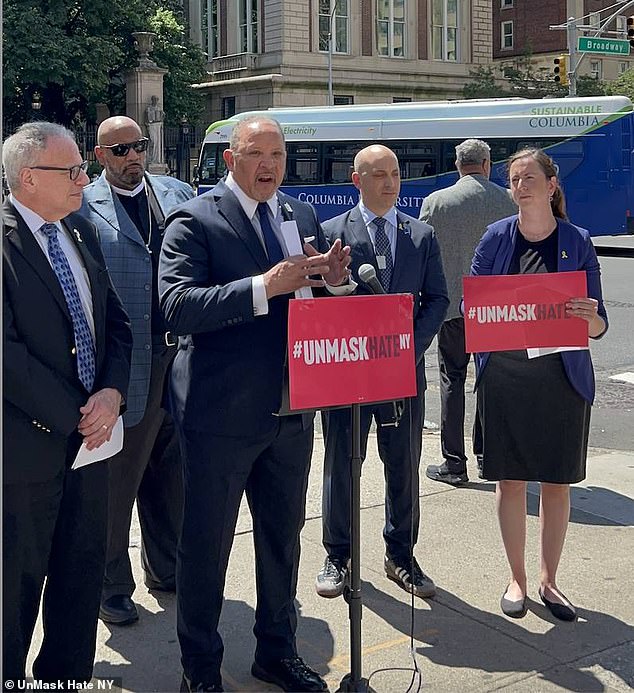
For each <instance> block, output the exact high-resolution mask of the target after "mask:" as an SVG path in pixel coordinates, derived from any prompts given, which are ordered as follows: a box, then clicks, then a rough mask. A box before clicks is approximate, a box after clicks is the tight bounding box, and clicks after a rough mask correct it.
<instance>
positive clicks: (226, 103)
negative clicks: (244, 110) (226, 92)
mask: <svg viewBox="0 0 634 693" xmlns="http://www.w3.org/2000/svg"><path fill="white" fill-rule="evenodd" d="M235 114H236V97H235V96H223V97H222V117H223V118H231V116H232V115H235Z"/></svg>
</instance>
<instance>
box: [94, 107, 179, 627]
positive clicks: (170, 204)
mask: <svg viewBox="0 0 634 693" xmlns="http://www.w3.org/2000/svg"><path fill="white" fill-rule="evenodd" d="M97 142H98V144H97V146H96V147H95V155H96V157H97V160H98V161H99V163H100V164H101V165H102V166H103V167H104V171H103V173H102V174H101V177H100V178H99V179H98V180H96V181H95V182H94V183H91V184H90V185H88V186H87V187H86V188H85V190H84V205H83V208H82V211H83V212H84V213H85V214H87V215H88V216H89V218H90V219H91V221H92V222H93V223H94V224H96V226H97V230H98V232H99V240H100V242H101V247H102V249H103V253H104V256H105V258H106V263H107V265H108V270H109V272H110V276H111V277H112V281H113V283H114V285H115V287H116V289H117V292H118V293H119V296H120V297H121V300H122V301H123V304H124V306H125V307H126V310H127V311H128V314H129V315H130V321H131V323H132V332H133V339H134V343H133V351H132V368H131V372H130V388H129V391H128V400H127V411H126V414H125V417H124V424H125V436H124V447H123V450H122V451H121V452H120V453H119V454H118V455H116V456H115V457H113V458H112V459H111V461H110V463H109V496H110V501H109V503H110V505H109V519H108V524H109V532H108V555H107V561H106V571H105V576H104V585H103V594H102V603H101V610H100V613H99V615H100V618H101V619H102V620H103V621H105V622H107V623H111V624H115V625H121V626H123V625H127V624H129V623H133V622H134V621H136V620H138V617H139V616H138V612H137V609H136V606H135V604H134V602H133V601H132V599H131V597H132V593H133V592H134V588H135V583H134V579H133V576H132V568H131V565H130V557H129V554H128V545H129V535H130V522H131V516H132V507H133V505H134V500H135V498H136V500H137V509H138V513H139V521H140V525H141V539H142V549H141V559H142V563H143V569H144V573H145V576H144V579H145V584H146V586H147V587H149V588H150V589H156V590H163V591H174V589H175V563H176V544H177V540H178V534H179V531H180V522H181V514H182V480H181V462H180V454H179V449H178V442H177V438H176V433H175V429H174V424H173V421H172V419H171V417H170V415H169V414H168V413H167V412H166V411H165V410H164V409H163V408H162V406H161V400H162V394H163V384H164V381H165V377H166V373H167V370H168V368H169V365H170V363H171V361H172V358H173V356H174V354H175V351H176V349H175V347H174V346H173V340H171V339H170V338H169V335H167V331H166V326H165V322H164V320H163V317H162V315H161V312H160V310H159V307H158V293H157V288H156V285H157V273H158V258H159V254H160V251H161V243H162V240H163V225H164V220H165V216H166V215H167V214H168V213H169V212H170V211H171V210H172V209H173V208H174V207H176V206H177V205H178V204H180V203H181V202H185V201H186V200H188V199H190V198H191V197H193V191H192V189H191V188H190V187H189V186H188V185H187V184H185V183H183V182H182V181H179V180H177V179H175V178H170V177H169V176H154V175H149V174H148V173H147V172H146V156H147V149H148V139H147V137H144V136H143V133H142V132H141V128H140V127H139V125H138V124H137V123H136V122H135V121H134V120H132V119H131V118H127V117H125V116H115V117H112V118H108V119H106V120H104V121H103V122H102V123H101V125H100V126H99V129H98V131H97Z"/></svg>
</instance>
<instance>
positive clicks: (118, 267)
mask: <svg viewBox="0 0 634 693" xmlns="http://www.w3.org/2000/svg"><path fill="white" fill-rule="evenodd" d="M146 180H147V182H148V185H150V186H151V188H152V190H153V191H154V194H155V196H156V200H157V202H158V204H159V207H160V208H161V210H162V212H163V215H164V216H167V215H168V213H169V212H170V211H171V210H172V209H173V208H174V207H176V206H177V205H179V204H180V203H181V202H185V201H186V200H189V199H191V198H192V197H193V196H194V192H193V190H192V189H191V187H190V186H189V185H187V183H183V182H182V181H180V180H178V179H177V178H171V177H170V176H152V175H148V174H146ZM81 212H82V213H83V214H85V215H86V216H87V217H88V218H89V219H90V220H91V221H92V222H93V223H94V224H95V225H96V227H97V233H98V235H99V242H100V243H101V248H102V250H103V254H104V257H105V259H106V264H107V266H108V271H109V273H110V277H111V278H112V283H113V284H114V286H115V288H116V290H117V293H118V294H119V296H120V297H121V300H122V301H123V305H124V306H125V309H126V311H127V313H128V315H129V317H130V322H131V324H132V336H133V348H132V366H131V370H130V388H129V390H128V400H127V402H128V408H127V410H126V413H125V415H124V420H125V425H126V426H134V425H135V424H138V423H139V421H141V419H142V418H143V415H144V414H145V407H146V403H147V396H148V391H149V388H150V372H151V367H152V348H151V347H152V334H151V320H150V317H151V314H152V292H151V287H152V263H151V261H150V254H149V252H148V250H147V248H146V247H145V242H144V241H143V238H142V237H141V234H140V233H139V231H138V229H137V228H136V226H135V225H134V222H133V221H132V219H130V216H129V215H128V213H127V212H126V210H125V208H124V206H123V205H122V204H121V202H120V201H119V198H118V197H117V196H116V195H113V194H112V188H111V187H110V185H109V184H108V181H107V180H106V176H105V172H104V173H102V174H101V176H100V177H99V178H98V179H97V180H96V181H95V182H94V183H91V184H90V185H87V186H86V187H85V188H84V200H83V204H82V208H81Z"/></svg>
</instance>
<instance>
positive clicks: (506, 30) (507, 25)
mask: <svg viewBox="0 0 634 693" xmlns="http://www.w3.org/2000/svg"><path fill="white" fill-rule="evenodd" d="M500 36H501V39H502V48H513V22H502V31H501V32H500Z"/></svg>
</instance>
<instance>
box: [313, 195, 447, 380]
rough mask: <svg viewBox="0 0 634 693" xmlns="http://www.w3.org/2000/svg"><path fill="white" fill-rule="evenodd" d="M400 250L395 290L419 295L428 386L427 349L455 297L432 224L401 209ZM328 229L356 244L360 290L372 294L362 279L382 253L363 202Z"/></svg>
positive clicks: (417, 328)
mask: <svg viewBox="0 0 634 693" xmlns="http://www.w3.org/2000/svg"><path fill="white" fill-rule="evenodd" d="M397 221H398V225H397V230H396V253H395V256H394V271H393V273H392V279H391V282H390V293H393V294H397V293H409V294H412V295H413V296H414V346H415V349H416V367H417V376H418V383H419V391H422V390H423V389H424V388H425V386H426V383H425V359H424V355H425V351H426V350H427V348H428V347H429V345H430V344H431V342H432V340H433V338H434V336H435V335H436V333H437V332H438V330H439V329H440V326H441V325H442V322H443V320H444V319H445V314H446V313H447V307H448V306H449V298H448V295H447V285H446V283H445V275H444V273H443V269H442V261H441V258H440V247H439V246H438V241H437V240H436V236H435V234H434V230H433V229H432V227H431V226H429V224H425V223H424V222H422V221H419V220H418V219H414V218H413V217H410V216H407V214H403V213H402V212H397ZM323 226H324V232H325V234H326V236H327V238H328V240H329V241H330V242H331V243H333V242H334V241H335V240H336V239H337V238H340V239H341V242H342V243H343V245H349V246H350V247H351V256H352V263H351V269H352V275H353V277H354V280H355V281H356V282H359V288H358V289H357V293H360V294H371V293H372V290H371V289H370V288H369V287H368V286H367V285H366V284H365V283H364V282H362V281H361V280H360V279H359V267H360V266H361V265H363V264H364V263H370V264H371V265H374V268H375V270H377V271H378V267H377V263H376V255H375V253H374V248H373V246H372V241H371V240H370V235H369V234H368V230H367V228H366V225H365V222H364V220H363V216H362V215H361V211H360V209H359V207H358V206H357V207H353V208H352V209H351V210H349V211H347V212H344V213H343V214H341V215H339V216H338V217H335V218H334V219H329V220H328V221H326V222H324V225H323Z"/></svg>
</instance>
